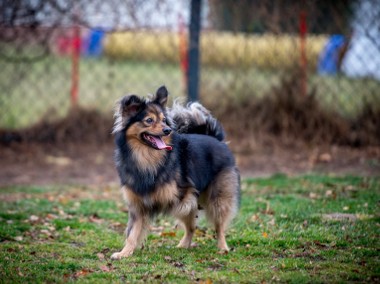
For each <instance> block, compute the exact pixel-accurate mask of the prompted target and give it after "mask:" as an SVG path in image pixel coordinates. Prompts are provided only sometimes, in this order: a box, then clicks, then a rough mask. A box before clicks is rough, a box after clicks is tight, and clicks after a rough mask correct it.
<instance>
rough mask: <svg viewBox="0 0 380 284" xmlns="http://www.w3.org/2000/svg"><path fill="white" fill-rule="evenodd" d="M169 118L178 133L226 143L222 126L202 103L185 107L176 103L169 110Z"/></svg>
mask: <svg viewBox="0 0 380 284" xmlns="http://www.w3.org/2000/svg"><path fill="white" fill-rule="evenodd" d="M169 116H170V118H171V120H172V121H173V122H174V124H175V126H174V127H175V129H176V131H177V132H178V133H186V134H203V135H209V136H213V137H215V138H216V139H218V140H219V141H224V138H225V134H224V130H223V127H222V125H221V124H220V122H219V121H217V120H216V118H214V117H213V116H212V115H211V113H210V111H209V110H207V109H206V108H205V107H204V106H202V105H201V104H200V103H197V102H196V103H189V104H187V105H186V106H183V105H182V104H181V103H179V102H178V101H175V102H174V104H173V107H172V108H171V109H170V110H169Z"/></svg>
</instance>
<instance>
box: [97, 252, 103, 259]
mask: <svg viewBox="0 0 380 284" xmlns="http://www.w3.org/2000/svg"><path fill="white" fill-rule="evenodd" d="M96 256H97V257H98V259H99V260H104V258H105V256H104V254H103V253H101V252H99V253H97V254H96Z"/></svg>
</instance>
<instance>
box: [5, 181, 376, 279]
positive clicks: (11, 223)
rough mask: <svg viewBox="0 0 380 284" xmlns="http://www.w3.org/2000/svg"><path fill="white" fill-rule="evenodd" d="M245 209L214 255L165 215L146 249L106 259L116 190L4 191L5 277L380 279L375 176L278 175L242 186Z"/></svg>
mask: <svg viewBox="0 0 380 284" xmlns="http://www.w3.org/2000/svg"><path fill="white" fill-rule="evenodd" d="M242 187H243V193H242V204H241V210H240V213H239V215H238V217H237V218H236V220H235V222H234V223H233V225H232V227H231V229H230V231H229V234H228V239H227V240H228V243H229V245H230V247H232V251H231V252H230V253H228V254H219V253H218V251H217V249H216V241H215V239H214V238H213V232H212V230H210V229H207V227H206V224H205V223H204V221H201V222H200V224H199V229H198V230H197V232H196V237H195V239H194V241H195V242H196V243H197V246H195V247H194V248H192V249H189V250H185V249H177V248H176V247H175V246H176V244H177V242H178V241H179V239H180V237H181V235H182V231H180V230H176V229H174V222H173V220H171V219H170V218H160V219H158V220H156V221H155V222H154V223H153V227H152V232H151V234H150V235H149V237H148V240H147V242H146V245H145V248H144V249H143V250H139V251H137V252H136V253H135V254H134V255H133V256H132V257H130V258H128V259H123V260H121V261H111V260H110V255H111V254H112V253H113V252H115V251H117V250H119V249H120V248H121V246H122V244H123V230H124V227H125V223H126V221H127V213H126V211H125V208H124V206H123V203H122V202H121V200H120V193H119V191H118V189H117V188H109V187H105V188H98V187H80V186H78V187H72V186H70V187H69V186H52V187H34V186H29V187H6V188H1V189H0V279H1V281H0V282H1V283H38V282H49V283H51V282H54V283H55V282H72V281H78V282H81V283H82V282H99V283H105V282H106V283H109V282H118V283H125V282H135V281H140V282H146V281H148V282H157V283H161V282H172V283H181V282H192V283H194V282H202V283H213V282H227V283H231V282H234V283H237V282H243V283H248V282H249V283H260V282H261V283H264V282H266V283H268V282H277V281H280V282H292V283H310V282H313V283H347V282H361V283H363V282H367V283H374V282H379V281H380V267H379V261H380V253H379V248H380V243H379V237H380V236H379V234H380V227H379V226H380V216H379V200H380V178H375V177H372V178H363V177H352V176H347V177H333V176H318V175H310V176H301V177H293V178H288V177H286V176H283V175H276V176H273V177H271V178H265V179H247V180H244V181H243V184H242Z"/></svg>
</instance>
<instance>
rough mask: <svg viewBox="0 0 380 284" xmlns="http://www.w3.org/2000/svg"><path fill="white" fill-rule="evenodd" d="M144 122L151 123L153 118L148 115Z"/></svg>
mask: <svg viewBox="0 0 380 284" xmlns="http://www.w3.org/2000/svg"><path fill="white" fill-rule="evenodd" d="M145 122H146V123H148V124H151V123H153V118H151V117H148V118H147V119H145Z"/></svg>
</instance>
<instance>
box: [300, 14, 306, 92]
mask: <svg viewBox="0 0 380 284" xmlns="http://www.w3.org/2000/svg"><path fill="white" fill-rule="evenodd" d="M299 29H300V51H301V57H300V66H301V73H302V78H301V93H302V95H303V96H306V94H307V57H306V33H307V25H306V12H305V11H301V12H300V17H299Z"/></svg>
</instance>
